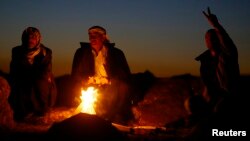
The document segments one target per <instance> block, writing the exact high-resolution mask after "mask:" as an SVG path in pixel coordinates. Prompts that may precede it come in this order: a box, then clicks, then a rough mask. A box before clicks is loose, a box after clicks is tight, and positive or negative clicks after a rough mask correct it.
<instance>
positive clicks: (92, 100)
mask: <svg viewBox="0 0 250 141" xmlns="http://www.w3.org/2000/svg"><path fill="white" fill-rule="evenodd" d="M80 99H81V103H80V104H79V106H78V107H77V109H76V112H77V113H79V112H81V113H87V114H92V115H95V114H96V110H95V108H96V102H97V99H98V89H96V88H94V87H88V88H87V89H86V90H84V89H82V90H81V97H80Z"/></svg>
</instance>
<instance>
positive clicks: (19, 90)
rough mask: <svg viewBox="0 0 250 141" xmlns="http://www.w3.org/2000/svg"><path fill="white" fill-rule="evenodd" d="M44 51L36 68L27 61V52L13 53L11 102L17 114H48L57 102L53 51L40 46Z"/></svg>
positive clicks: (36, 63) (36, 60)
mask: <svg viewBox="0 0 250 141" xmlns="http://www.w3.org/2000/svg"><path fill="white" fill-rule="evenodd" d="M40 47H41V51H40V52H39V53H38V54H37V55H36V56H35V57H34V62H33V64H30V63H29V62H28V60H27V57H26V54H27V49H26V48H25V47H23V46H17V47H14V48H13V49H12V60H11V63H10V77H11V78H10V79H11V80H10V82H11V87H12V92H11V96H10V102H11V105H12V106H13V109H14V114H15V113H20V114H21V116H22V115H25V114H27V113H29V112H44V111H46V109H47V108H48V107H50V106H52V105H54V103H55V101H56V85H55V82H54V77H53V74H52V51H51V50H50V49H49V48H47V47H45V46H43V45H42V44H41V45H40Z"/></svg>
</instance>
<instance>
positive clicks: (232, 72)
mask: <svg viewBox="0 0 250 141" xmlns="http://www.w3.org/2000/svg"><path fill="white" fill-rule="evenodd" d="M217 36H218V38H219V39H220V44H221V45H219V46H217V48H219V50H220V52H219V54H218V55H217V57H216V58H214V57H212V56H211V54H210V52H209V50H207V51H205V52H204V53H202V54H201V55H199V56H198V57H196V58H195V59H196V60H197V61H200V62H201V66H200V74H201V78H202V79H203V82H204V84H205V85H206V86H207V88H208V89H210V87H213V88H216V89H217V88H219V89H221V90H223V91H225V92H226V93H230V94H232V93H237V89H238V83H239V77H240V69H239V64H238V51H237V48H236V46H235V44H234V43H233V41H232V39H231V38H230V37H229V35H228V34H227V33H226V31H225V30H224V28H223V27H222V26H219V27H218V31H217Z"/></svg>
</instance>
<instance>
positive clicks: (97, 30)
mask: <svg viewBox="0 0 250 141" xmlns="http://www.w3.org/2000/svg"><path fill="white" fill-rule="evenodd" d="M88 33H89V34H90V33H97V34H100V35H102V36H103V37H104V38H105V42H106V43H110V41H109V38H108V35H107V32H106V30H105V28H103V27H101V26H98V25H96V26H92V27H90V28H89V29H88Z"/></svg>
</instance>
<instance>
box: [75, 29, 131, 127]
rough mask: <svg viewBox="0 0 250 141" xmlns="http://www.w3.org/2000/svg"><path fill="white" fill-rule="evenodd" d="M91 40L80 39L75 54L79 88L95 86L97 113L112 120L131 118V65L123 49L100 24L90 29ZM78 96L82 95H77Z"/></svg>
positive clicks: (124, 120) (119, 120) (76, 85)
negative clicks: (116, 45) (96, 91)
mask: <svg viewBox="0 0 250 141" xmlns="http://www.w3.org/2000/svg"><path fill="white" fill-rule="evenodd" d="M88 35H89V41H90V42H89V43H86V42H81V43H80V45H81V47H80V48H78V49H77V50H76V52H75V54H74V59H73V65H72V72H71V76H72V78H73V81H74V82H75V83H74V84H75V87H77V88H78V89H77V91H79V92H80V88H83V87H87V86H94V87H95V88H97V89H98V92H99V93H100V97H98V100H97V106H96V114H97V115H99V116H101V117H103V118H105V119H108V120H110V121H112V122H115V121H117V122H126V121H127V120H129V119H130V118H131V115H132V112H131V108H130V100H129V93H130V86H129V81H130V76H131V72H130V68H129V66H128V63H127V60H126V58H125V55H124V53H123V51H121V50H120V49H118V48H116V47H115V44H114V43H110V41H109V39H108V36H107V33H106V30H105V29H104V28H103V27H101V26H92V27H90V28H89V29H88ZM76 97H80V96H79V95H77V96H76Z"/></svg>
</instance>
